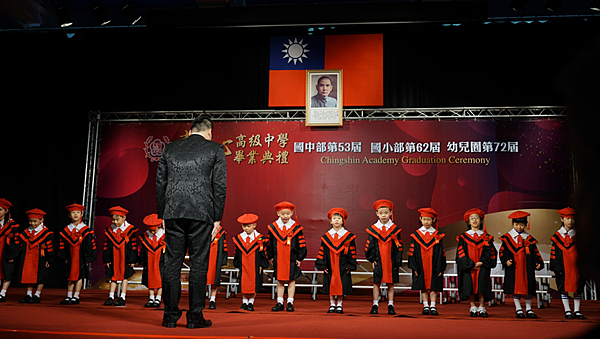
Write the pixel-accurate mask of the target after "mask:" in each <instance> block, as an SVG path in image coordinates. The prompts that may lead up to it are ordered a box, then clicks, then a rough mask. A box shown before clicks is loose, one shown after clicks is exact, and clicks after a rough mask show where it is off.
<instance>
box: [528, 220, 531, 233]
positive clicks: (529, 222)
mask: <svg viewBox="0 0 600 339" xmlns="http://www.w3.org/2000/svg"><path fill="white" fill-rule="evenodd" d="M530 225H531V221H527V230H528V231H529V228H530V227H529V226H530Z"/></svg>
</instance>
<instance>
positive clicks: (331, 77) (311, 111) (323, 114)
mask: <svg viewBox="0 0 600 339" xmlns="http://www.w3.org/2000/svg"><path fill="white" fill-rule="evenodd" d="M342 80H343V78H342V70H341V69H321V70H307V71H306V126H343V123H344V119H343V118H344V109H343V93H344V91H343V81H342Z"/></svg>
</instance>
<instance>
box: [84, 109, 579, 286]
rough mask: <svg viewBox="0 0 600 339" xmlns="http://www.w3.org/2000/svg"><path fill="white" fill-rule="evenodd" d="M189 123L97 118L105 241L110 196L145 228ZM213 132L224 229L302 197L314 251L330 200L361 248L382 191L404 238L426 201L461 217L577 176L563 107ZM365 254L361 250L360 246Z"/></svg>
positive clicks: (97, 274)
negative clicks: (223, 168) (171, 153)
mask: <svg viewBox="0 0 600 339" xmlns="http://www.w3.org/2000/svg"><path fill="white" fill-rule="evenodd" d="M189 128H190V124H189V123H186V124H184V123H182V124H170V123H169V124H162V123H160V124H159V123H142V124H111V125H104V126H103V127H102V139H101V140H102V141H101V144H100V152H101V154H100V163H99V168H98V170H99V173H98V190H97V198H98V200H97V209H96V211H97V212H96V213H97V216H96V219H95V228H96V233H97V234H98V238H99V239H98V242H99V243H102V242H103V241H104V235H103V230H104V228H105V227H106V226H108V225H110V219H109V216H108V208H109V207H111V206H115V205H120V206H123V207H125V208H127V209H128V210H130V211H131V212H130V214H129V215H128V221H129V222H130V223H132V224H134V225H136V226H138V227H139V228H140V232H142V231H145V229H146V228H145V226H144V225H143V224H142V219H143V217H144V216H146V215H148V214H151V213H156V201H155V179H156V167H157V163H158V159H159V157H160V154H161V152H162V149H163V147H164V145H165V144H166V143H168V142H171V141H174V140H177V139H180V138H182V137H183V136H184V135H185V134H186V130H188V129H189ZM214 141H216V142H219V143H222V144H223V145H224V147H225V151H226V153H227V201H226V205H225V214H224V218H223V221H222V225H223V227H224V228H225V229H226V230H227V232H228V234H229V238H230V237H232V236H233V235H235V234H237V233H239V232H241V227H240V226H239V225H238V224H237V223H236V219H237V217H238V216H240V215H242V214H244V213H255V214H257V215H258V216H259V226H258V231H259V232H261V233H263V234H266V225H267V224H269V223H270V222H272V221H274V220H275V219H276V214H275V210H274V208H273V206H274V205H275V204H276V203H278V202H280V201H282V200H287V201H291V202H293V203H294V204H296V206H297V210H296V217H297V218H298V220H299V222H300V223H301V224H302V225H304V228H305V230H304V233H305V236H306V242H307V246H308V256H309V257H312V258H314V257H316V254H317V252H318V248H319V238H320V236H321V235H322V234H323V233H324V232H326V231H327V230H328V229H329V227H330V226H329V223H328V221H327V211H328V210H329V209H330V208H332V207H342V208H344V209H346V210H347V211H348V214H349V217H348V220H347V228H348V229H349V230H351V231H352V232H353V233H355V234H356V235H357V236H358V237H357V245H358V247H359V248H363V246H364V245H365V242H366V238H367V235H366V232H365V229H366V227H367V226H369V225H371V224H373V223H375V222H376V221H377V217H376V216H375V211H374V210H373V207H372V206H373V202H374V201H375V200H377V199H389V200H392V201H393V202H394V204H395V210H394V215H393V220H394V222H395V223H396V224H398V225H400V226H401V228H402V229H403V231H402V238H403V240H404V242H405V243H408V242H409V235H410V233H411V232H413V231H414V230H416V229H417V228H418V227H419V224H418V216H419V214H418V212H417V210H418V209H419V208H421V207H428V206H431V207H432V208H434V209H435V210H436V211H437V212H438V213H439V222H438V227H442V228H443V227H444V226H447V225H450V224H453V223H457V222H459V221H460V220H462V215H463V213H464V212H465V211H466V210H468V209H470V208H473V207H478V208H481V209H483V210H484V211H485V212H486V213H494V212H502V211H508V210H513V209H534V208H535V209H538V208H541V209H558V208H562V207H564V206H566V204H567V202H568V201H569V194H570V188H571V182H572V174H571V159H570V152H569V150H570V145H569V136H568V128H567V126H566V123H565V121H563V120H558V119H554V120H548V119H544V120H535V121H524V120H512V121H511V120H508V119H507V120H496V121H493V120H485V121H347V122H345V123H344V126H343V127H320V128H314V127H312V128H311V127H305V126H304V122H302V121H291V122H217V123H215V130H214ZM532 224H534V223H533V222H532ZM488 227H489V226H488ZM506 227H507V229H506V231H508V230H509V229H510V224H509V223H508V222H507V224H506ZM552 227H554V226H552ZM532 232H533V234H534V235H535V232H534V231H532ZM229 249H230V252H231V253H230V255H233V247H231V246H230V247H229ZM358 255H359V258H364V253H363V252H362V251H360V250H359V251H358ZM95 264H96V266H99V265H101V262H100V260H98V262H97V263H95ZM304 265H305V264H303V269H313V267H308V266H309V265H312V264H306V265H307V267H305V266H304ZM93 272H94V277H93V280H94V281H95V280H97V279H99V278H101V277H102V276H103V269H102V268H101V267H96V269H94V270H93Z"/></svg>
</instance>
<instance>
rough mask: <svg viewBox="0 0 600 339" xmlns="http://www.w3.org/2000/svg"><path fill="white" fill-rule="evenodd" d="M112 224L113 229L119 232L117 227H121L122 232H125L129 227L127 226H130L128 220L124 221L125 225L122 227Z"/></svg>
mask: <svg viewBox="0 0 600 339" xmlns="http://www.w3.org/2000/svg"><path fill="white" fill-rule="evenodd" d="M111 226H112V231H113V232H115V233H117V229H119V228H120V229H121V232H124V231H125V230H126V229H127V227H129V223H128V222H127V220H125V221H124V222H123V225H121V226H120V227H118V226H116V225H115V224H111Z"/></svg>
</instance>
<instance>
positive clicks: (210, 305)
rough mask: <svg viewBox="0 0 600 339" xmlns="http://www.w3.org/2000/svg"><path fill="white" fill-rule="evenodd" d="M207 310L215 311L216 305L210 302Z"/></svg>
mask: <svg viewBox="0 0 600 339" xmlns="http://www.w3.org/2000/svg"><path fill="white" fill-rule="evenodd" d="M208 309H209V310H216V309H217V303H216V302H214V301H211V302H209V303H208Z"/></svg>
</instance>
